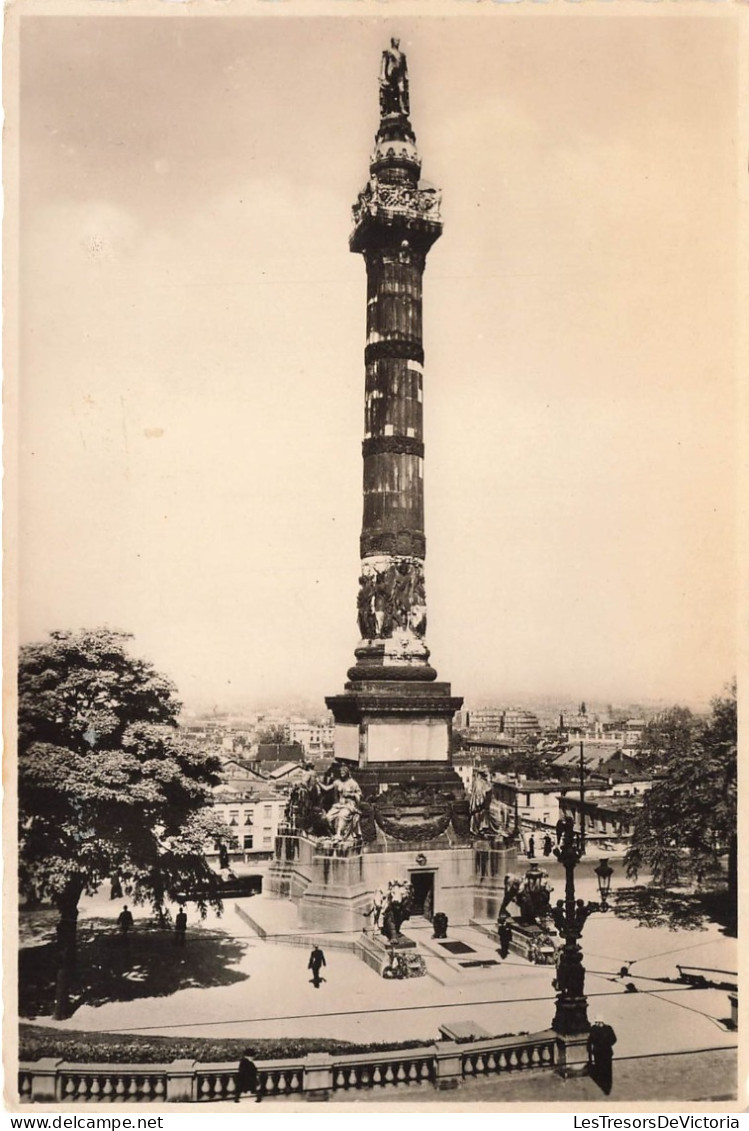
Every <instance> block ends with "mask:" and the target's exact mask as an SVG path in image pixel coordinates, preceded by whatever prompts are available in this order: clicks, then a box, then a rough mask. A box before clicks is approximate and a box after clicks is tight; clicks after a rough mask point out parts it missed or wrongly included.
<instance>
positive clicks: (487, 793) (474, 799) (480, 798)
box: [469, 770, 492, 836]
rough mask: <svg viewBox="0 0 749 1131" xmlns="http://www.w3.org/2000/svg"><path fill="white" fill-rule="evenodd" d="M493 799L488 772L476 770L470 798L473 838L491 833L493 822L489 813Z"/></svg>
mask: <svg viewBox="0 0 749 1131" xmlns="http://www.w3.org/2000/svg"><path fill="white" fill-rule="evenodd" d="M491 798H492V787H491V785H490V784H489V776H488V774H487V772H486V770H474V773H473V778H472V780H471V793H470V796H469V804H470V807H471V835H472V836H484V835H486V834H487V833H490V832H491V821H490V818H489V813H488V809H489V803H490V802H491Z"/></svg>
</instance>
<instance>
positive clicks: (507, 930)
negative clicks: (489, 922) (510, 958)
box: [497, 919, 512, 958]
mask: <svg viewBox="0 0 749 1131" xmlns="http://www.w3.org/2000/svg"><path fill="white" fill-rule="evenodd" d="M497 934H498V935H499V957H500V958H507V955H508V954H509V953H510V943H511V942H512V924H511V923H510V920H509V919H502V920H500V924H499V930H498V931H497Z"/></svg>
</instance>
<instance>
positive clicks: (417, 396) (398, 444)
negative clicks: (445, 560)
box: [326, 39, 462, 766]
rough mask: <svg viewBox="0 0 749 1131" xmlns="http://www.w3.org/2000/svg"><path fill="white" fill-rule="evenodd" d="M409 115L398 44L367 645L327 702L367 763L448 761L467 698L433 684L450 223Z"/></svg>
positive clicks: (340, 738) (360, 222) (384, 74)
mask: <svg viewBox="0 0 749 1131" xmlns="http://www.w3.org/2000/svg"><path fill="white" fill-rule="evenodd" d="M409 114H410V107H409V91H408V72H407V66H406V59H405V56H404V55H403V53H402V52H401V51H400V46H399V42H398V40H395V39H394V40H391V45H390V47H389V48H388V49H387V50H386V51H384V52H383V56H382V67H381V72H380V126H379V129H378V131H377V134H376V137H375V148H374V153H373V156H372V160H371V163H370V167H369V173H370V176H369V181H368V182H367V185H366V186H365V188H364V190H363V191H362V192H361V193H360V194H359V199H358V201H357V203H356V204H355V206H354V210H353V211H354V230H353V233H352V236H351V240H350V247H351V250H352V251H353V252H356V253H360V254H361V255H363V257H364V260H365V263H366V270H367V341H366V347H365V353H364V360H365V405H364V441H363V445H362V455H363V464H364V469H363V471H364V474H363V518H362V531H361V539H360V550H361V574H360V577H359V590H358V596H357V615H358V625H359V632H360V636H361V640H360V642H359V645H358V647H357V648H356V650H355V656H356V663H355V665H354V666H353V667H352V668H350V669H349V672H348V677H349V682H348V683H347V684H346V694H344V695H341V696H333V697H331V698H329V699H327V700H326V702H327V703H328V706H329V707H330V708H331V710H332V711H333V714H334V717H335V719H336V755H337V756H338V757H344V758H347V759H350V760H352V761H354V760H356V761H358V762H359V764H360V765H362V766H364V765H370V764H372V763H376V762H381V761H386V762H397V761H404V762H408V761H436V762H447V761H448V760H449V752H448V750H449V733H450V725H451V720H452V716H453V714H454V712H455V711H456V710H457V709H458V708H459V707H460V705H461V703H462V700H460V699H453V698H452V697H451V695H450V687H449V684H445V683H439V684H438V683H435V682H434V681H435V680H436V678H437V673H436V671H435V670H434V668H433V667H431V665H430V663H429V649H428V648H427V645H426V640H425V634H426V625H427V608H426V587H425V577H424V560H425V556H426V539H425V534H424V436H423V396H424V350H423V345H422V278H423V274H424V268H425V264H426V257H427V254H428V252H429V249H430V248H431V246H432V244H433V243H434V242H435V241H436V240H437V239H438V238H439V236H440V235H441V233H442V221H441V219H440V195H439V193H438V191H437V190H436V189H434V188H432V187H430V186H428V185H427V184H425V183H424V182H423V181H421V180H420V174H421V160H420V158H419V155H418V152H417V149H416V138H415V135H414V132H413V129H412V127H411V122H410V117H409Z"/></svg>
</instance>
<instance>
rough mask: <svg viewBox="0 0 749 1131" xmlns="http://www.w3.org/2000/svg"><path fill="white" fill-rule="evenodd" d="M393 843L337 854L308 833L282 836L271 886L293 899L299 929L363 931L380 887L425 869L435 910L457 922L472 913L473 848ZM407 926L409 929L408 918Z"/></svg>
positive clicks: (411, 879) (421, 873) (410, 879)
mask: <svg viewBox="0 0 749 1131" xmlns="http://www.w3.org/2000/svg"><path fill="white" fill-rule="evenodd" d="M290 842H294V843H293V845H292V844H290ZM393 848H394V846H393V845H392V842H391V845H390V850H389V851H381V852H380V851H364V852H357V853H352V854H350V855H347V856H336V855H328V854H325V853H324V852H322V851H320V849H319V845H318V844H316V842H315V841H314V840H311V839H310V838H308V837H304V836H299V837H291V836H284V837H279V838H278V839H277V843H276V852H277V856H276V859H275V860H274V861H273V863H272V864H271V866H270V869H269V871H268V885H267V886H268V890H269V892H270V893H271V894H272V895H275V896H280V897H284V898H290V899H292V900H293V901H294V903H295V904H296V906H297V909H298V925H299V928H300V929H308V930H309V931H310V933H311V932H313V931H314V932H325V931H356V932H359V931H361V930H362V929H363V928H364V927H366V926H367V925H369V926H371V922H372V921H371V919H368V918H367V915H368V913H369V912H371V909H372V903H373V896H374V893H375V892H376V891H377V890H378V888H382V889H386V888H387V885H388V881H389V880H393V881H402V880H406V881H408V882H411V883H413V882H414V880H415V878H418V877H419V876H424V875H425V874H426V875H427V876H428V877H429V883H430V885H431V889H432V892H433V897H432V902H433V908H432V910H433V911H442V912H444V913H445V914H446V915H447V916H448V918H449V921H450V923H451V924H453V925H454V926H457V925H458V924H461V923H468V921H469V919H470V918H471V917H472V915H473V851H472V849H471V848H469V847H454V848H439V849H433V848H430V847H429V846H422V845H419V846H416V847H409V846H408V845H403V847H402V849H401V850H400V851H398V850H395V851H394V850H393ZM292 849H293V851H292ZM403 929H404V930H405V931H406V934H408V921H406V923H405V924H404V927H403Z"/></svg>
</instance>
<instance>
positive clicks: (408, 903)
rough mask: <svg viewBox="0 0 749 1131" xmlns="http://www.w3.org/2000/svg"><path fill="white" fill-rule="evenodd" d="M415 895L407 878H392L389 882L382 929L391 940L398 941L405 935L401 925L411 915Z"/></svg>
mask: <svg viewBox="0 0 749 1131" xmlns="http://www.w3.org/2000/svg"><path fill="white" fill-rule="evenodd" d="M413 895H414V892H413V888H412V887H411V885H410V884H409V883H407V882H406V881H405V880H390V882H389V883H388V889H387V891H386V892H385V903H384V905H383V911H382V925H381V928H380V929H381V931H382V933H383V935H384V936H385V938H386V939H390V941H391V942H397V940H398V939H400V938H402V937H403V936H402V935H401V927H402V925H403V923H405V921H406V919H409V918H410V917H411V907H412V906H413Z"/></svg>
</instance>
